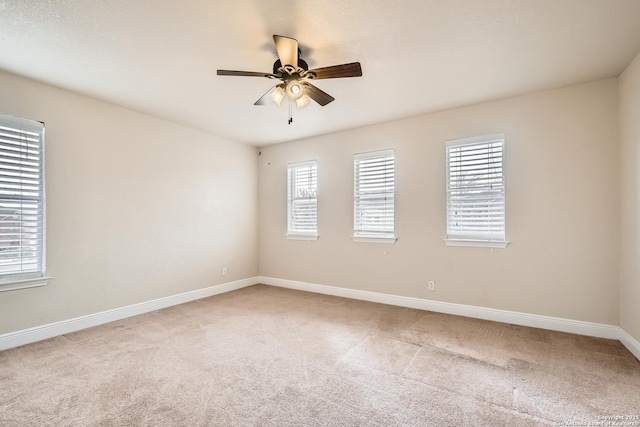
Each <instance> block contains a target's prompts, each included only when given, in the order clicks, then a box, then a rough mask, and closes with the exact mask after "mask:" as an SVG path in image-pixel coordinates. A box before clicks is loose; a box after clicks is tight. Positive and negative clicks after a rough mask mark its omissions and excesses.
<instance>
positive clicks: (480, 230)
mask: <svg viewBox="0 0 640 427" xmlns="http://www.w3.org/2000/svg"><path fill="white" fill-rule="evenodd" d="M503 148H504V134H495V135H487V136H482V137H475V138H465V139H456V140H450V141H447V239H446V240H445V243H447V244H448V245H456V246H459V245H462V246H489V247H503V248H504V247H506V246H507V244H508V242H506V241H505V224H504V218H505V214H504V179H503V162H502V152H503Z"/></svg>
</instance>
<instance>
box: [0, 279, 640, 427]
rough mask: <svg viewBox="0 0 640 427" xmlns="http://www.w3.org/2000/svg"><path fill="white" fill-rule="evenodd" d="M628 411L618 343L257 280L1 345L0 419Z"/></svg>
mask: <svg viewBox="0 0 640 427" xmlns="http://www.w3.org/2000/svg"><path fill="white" fill-rule="evenodd" d="M637 414H640V362H639V361H638V360H637V359H635V358H634V357H633V356H632V355H631V353H629V352H628V351H627V350H626V349H625V348H624V347H623V346H622V345H621V344H620V343H619V342H617V341H612V340H604V339H597V338H589V337H583V336H578V335H572V334H567V333H560V332H551V331H545V330H540V329H533V328H527V327H521V326H514V325H507V324H501V323H496V322H489V321H483V320H476V319H469V318H464V317H457V316H451V315H445V314H438V313H432V312H428V311H421V310H413V309H408V308H402V307H395V306H389V305H383V304H375V303H369V302H363V301H357V300H350V299H345V298H339V297H332V296H326V295H319V294H312V293H308V292H300V291H293V290H288V289H280V288H275V287H270V286H265V285H257V286H252V287H249V288H245V289H241V290H238V291H234V292H230V293H227V294H223V295H218V296H215V297H211V298H206V299H202V300H198V301H194V302H191V303H187V304H183V305H180V306H176V307H171V308H167V309H164V310H159V311H156V312H152V313H148V314H145V315H141V316H136V317H132V318H129V319H125V320H121V321H118V322H113V323H109V324H106V325H102V326H99V327H95V328H91V329H86V330H83V331H79V332H75V333H72V334H67V335H64V336H60V337H56V338H52V339H49V340H46V341H42V342H38V343H34V344H30V345H26V346H23V347H19V348H15V349H11V350H7V351H4V352H0V425H2V426H25V425H36V426H47V425H52V426H53V425H55V426H123V425H135V426H138V425H142V426H152V425H153V426H155V425H158V426H187V425H189V426H359V425H360V426H538V425H571V424H570V423H572V422H573V423H585V425H586V423H588V422H598V421H603V420H604V418H603V417H611V416H626V415H637ZM636 425H640V420H638V423H637V424H636Z"/></svg>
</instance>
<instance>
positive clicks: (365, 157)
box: [351, 148, 398, 243]
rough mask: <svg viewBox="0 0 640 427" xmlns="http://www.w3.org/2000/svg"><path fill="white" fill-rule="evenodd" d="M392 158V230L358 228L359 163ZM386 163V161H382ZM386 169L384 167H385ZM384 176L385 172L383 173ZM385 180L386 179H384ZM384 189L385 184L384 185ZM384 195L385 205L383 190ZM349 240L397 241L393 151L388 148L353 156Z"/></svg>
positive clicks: (368, 241)
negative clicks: (351, 215)
mask: <svg viewBox="0 0 640 427" xmlns="http://www.w3.org/2000/svg"><path fill="white" fill-rule="evenodd" d="M389 157H391V158H392V166H391V167H392V169H391V170H392V178H393V183H392V192H391V193H390V194H391V208H392V215H391V219H392V229H391V230H387V231H384V230H376V229H374V228H369V229H363V228H362V226H359V225H358V224H359V223H362V220H359V218H358V213H359V212H361V210H362V208H361V206H360V207H359V202H360V201H361V199H360V198H361V197H362V190H361V189H360V185H359V184H360V182H361V180H360V178H359V176H358V173H359V171H360V168H361V167H362V166H361V162H365V161H371V160H373V161H376V159H388V158H389ZM383 161H385V162H386V161H388V160H383ZM385 167H386V165H385ZM385 175H386V172H385ZM385 178H386V177H385ZM385 187H386V183H385ZM382 194H384V195H385V196H384V200H385V204H386V203H387V199H388V194H389V193H388V192H387V189H386V188H385V189H384V191H383V192H382ZM385 209H386V206H385ZM351 239H352V240H353V241H354V242H365V243H395V242H396V241H397V240H398V239H397V237H396V234H395V149H393V148H388V149H384V150H376V151H369V152H364V153H357V154H354V156H353V235H352V236H351Z"/></svg>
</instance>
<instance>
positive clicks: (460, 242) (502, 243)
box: [444, 239, 511, 249]
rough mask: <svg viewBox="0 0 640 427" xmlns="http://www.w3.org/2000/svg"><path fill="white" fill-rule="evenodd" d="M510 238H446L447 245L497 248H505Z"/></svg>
mask: <svg viewBox="0 0 640 427" xmlns="http://www.w3.org/2000/svg"><path fill="white" fill-rule="evenodd" d="M509 243H511V242H509V241H508V240H468V239H444V244H445V245H447V246H467V247H472V248H497V249H504V248H506V247H507V246H508V245H509Z"/></svg>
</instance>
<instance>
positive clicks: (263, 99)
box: [253, 86, 277, 105]
mask: <svg viewBox="0 0 640 427" xmlns="http://www.w3.org/2000/svg"><path fill="white" fill-rule="evenodd" d="M276 87H277V86H274V87H272V88H271V89H269V90H268V91H267V93H265V94H264V95H262V96H261V97H260V99H258V100H257V101H256V102H254V104H253V105H267V104H271V98H269V95H271V92H273V91H274V90H276Z"/></svg>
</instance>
